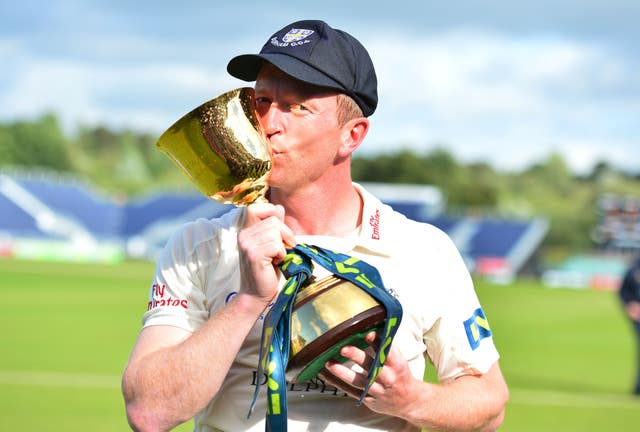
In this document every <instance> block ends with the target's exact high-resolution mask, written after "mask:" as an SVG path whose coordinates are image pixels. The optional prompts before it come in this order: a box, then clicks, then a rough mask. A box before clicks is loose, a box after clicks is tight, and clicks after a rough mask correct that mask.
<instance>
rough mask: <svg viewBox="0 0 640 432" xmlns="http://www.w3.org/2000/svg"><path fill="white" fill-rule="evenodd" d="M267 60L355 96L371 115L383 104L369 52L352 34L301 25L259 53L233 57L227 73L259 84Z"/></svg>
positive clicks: (314, 22)
mask: <svg viewBox="0 0 640 432" xmlns="http://www.w3.org/2000/svg"><path fill="white" fill-rule="evenodd" d="M264 61H267V62H269V63H271V64H273V65H274V66H275V67H277V68H278V69H280V70H282V71H283V72H284V73H286V74H287V75H290V76H292V77H294V78H296V79H299V80H300V81H304V82H307V83H310V84H315V85H318V86H322V87H329V88H332V89H335V90H338V91H339V92H341V93H345V94H347V95H349V96H351V97H352V98H353V99H354V100H355V101H356V103H357V104H358V106H359V107H360V109H361V110H362V112H363V114H364V115H365V116H366V117H368V116H370V115H371V114H373V112H374V111H375V110H376V106H377V105H378V90H377V88H378V80H377V78H376V71H375V69H374V67H373V62H372V61H371V57H369V53H368V52H367V50H366V49H365V48H364V46H362V44H361V43H360V42H358V40H357V39H356V38H354V37H353V36H351V35H350V34H349V33H347V32H344V31H342V30H337V29H334V28H332V27H330V26H329V25H328V24H327V23H325V22H323V21H317V20H305V21H297V22H294V23H292V24H289V25H288V26H286V27H284V28H282V29H281V30H279V31H277V32H276V33H275V34H274V35H273V36H271V37H270V38H269V40H268V41H267V42H266V43H265V44H264V46H263V47H262V49H261V50H260V53H259V54H244V55H239V56H237V57H234V58H232V59H231V61H229V64H228V65H227V71H228V72H229V73H230V74H231V75H233V76H234V77H236V78H239V79H241V80H244V81H255V79H256V77H257V76H258V72H260V67H261V66H262V64H263V62H264Z"/></svg>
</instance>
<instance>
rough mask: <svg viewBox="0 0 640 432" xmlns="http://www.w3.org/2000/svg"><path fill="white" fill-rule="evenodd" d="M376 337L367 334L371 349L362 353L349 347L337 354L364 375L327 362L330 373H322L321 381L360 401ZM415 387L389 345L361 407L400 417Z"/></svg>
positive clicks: (412, 378) (404, 361)
mask: <svg viewBox="0 0 640 432" xmlns="http://www.w3.org/2000/svg"><path fill="white" fill-rule="evenodd" d="M376 337H377V335H376V333H375V332H370V333H369V334H367V336H366V337H365V340H366V341H367V342H368V343H369V344H370V347H369V348H367V349H366V350H364V351H363V350H361V349H359V348H357V347H355V346H351V345H347V346H345V347H343V348H342V349H341V350H340V354H341V355H342V356H344V357H346V358H347V359H349V360H351V361H352V362H354V363H356V364H357V365H359V366H360V367H361V368H362V369H363V372H361V373H359V372H356V371H354V370H352V369H350V368H349V367H347V366H345V365H343V364H341V363H339V362H337V361H330V362H328V363H327V365H326V366H325V368H326V370H327V371H328V372H329V373H321V377H322V378H323V379H324V380H325V381H328V382H329V383H331V384H332V385H334V386H335V387H337V388H339V389H341V390H342V391H344V392H345V393H347V394H348V395H350V396H352V397H354V398H356V399H359V398H360V396H361V394H362V391H363V389H364V387H365V384H366V382H367V375H368V373H369V369H370V368H371V365H372V363H373V360H374V358H375V352H376V350H377V345H378V343H377V341H376ZM414 383H415V378H414V377H413V376H412V375H411V371H410V370H409V364H408V363H407V361H406V360H405V359H404V357H402V355H401V354H400V352H399V351H398V350H397V349H396V348H394V347H393V345H392V346H391V349H390V350H389V354H388V355H387V360H386V362H385V364H384V367H383V368H382V369H381V370H380V373H379V374H378V376H377V377H376V380H375V381H374V382H373V384H371V387H369V391H368V393H367V396H365V398H364V399H363V403H364V405H366V406H367V407H368V408H369V409H371V410H373V411H376V412H379V413H382V414H388V415H392V416H396V417H401V416H402V415H401V413H402V412H403V410H406V409H407V408H408V406H410V405H411V402H412V399H411V389H412V388H413V387H412V386H413V384H414Z"/></svg>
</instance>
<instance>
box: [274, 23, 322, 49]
mask: <svg viewBox="0 0 640 432" xmlns="http://www.w3.org/2000/svg"><path fill="white" fill-rule="evenodd" d="M312 34H313V30H306V29H297V28H292V29H291V30H289V31H288V32H287V33H286V34H285V35H284V36H282V42H280V41H278V37H277V36H274V37H272V38H271V45H274V46H277V47H286V46H289V45H291V46H295V45H302V44H305V43H309V42H311V41H310V40H308V39H307V40H305V41H303V39H305V38H306V37H308V36H310V35H312Z"/></svg>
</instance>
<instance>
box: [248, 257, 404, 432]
mask: <svg viewBox="0 0 640 432" xmlns="http://www.w3.org/2000/svg"><path fill="white" fill-rule="evenodd" d="M313 261H315V262H317V263H318V264H320V265H321V266H323V267H324V268H326V269H327V270H329V271H330V272H332V273H333V274H334V275H335V276H337V277H340V278H343V279H346V280H348V281H350V282H351V283H353V284H354V285H356V286H358V287H359V288H361V289H363V290H364V291H366V292H367V293H368V294H369V295H371V296H372V297H373V298H375V299H376V300H377V301H378V302H379V303H381V304H382V305H383V306H384V308H385V311H386V318H385V323H384V329H383V332H382V335H381V336H382V338H381V339H382V341H381V343H380V346H379V347H378V350H377V352H376V356H375V358H374V361H373V364H372V366H371V369H370V370H369V373H368V376H367V378H368V379H367V384H366V385H365V387H364V389H363V391H362V395H361V396H360V399H359V400H358V404H359V405H361V404H362V400H363V399H364V397H365V396H366V394H367V392H368V391H369V387H370V386H371V384H373V382H374V381H375V379H376V377H377V376H378V374H379V373H380V370H381V369H382V366H383V365H384V362H385V361H386V358H387V355H388V354H389V349H390V348H391V342H392V341H393V337H394V336H395V334H396V331H397V329H398V327H399V325H400V321H401V319H402V306H401V305H400V302H399V301H398V300H397V299H396V298H395V297H393V296H392V295H391V294H389V293H388V292H387V290H386V289H385V288H384V284H383V283H382V279H381V277H380V274H379V273H378V270H377V269H376V268H375V267H373V266H371V265H369V264H367V263H366V262H364V261H361V260H359V259H358V258H355V257H351V256H349V255H345V254H341V253H335V252H331V251H329V250H327V249H323V248H320V247H317V246H307V245H304V244H298V245H296V246H295V247H293V248H291V249H287V256H286V257H285V259H284V260H283V262H282V263H281V264H280V266H279V267H280V270H282V272H283V274H284V276H285V277H286V278H287V281H286V283H285V285H284V287H283V288H282V290H281V291H280V294H278V297H277V298H276V301H275V303H274V305H273V306H272V308H271V310H270V311H269V313H268V314H267V316H266V317H265V320H264V324H263V328H262V340H261V342H260V359H259V361H258V373H257V377H258V378H257V380H256V389H255V391H254V394H253V400H252V401H251V407H250V409H249V416H250V415H251V413H252V412H253V407H254V405H255V403H256V400H257V398H258V394H259V393H260V385H261V381H262V380H261V377H262V376H263V374H266V375H267V419H266V424H265V430H266V431H267V432H286V430H287V384H286V378H285V371H286V369H287V364H288V361H289V351H290V343H291V337H290V335H291V332H290V326H291V312H292V310H293V303H294V300H295V297H296V294H297V292H298V289H299V288H300V287H301V286H303V285H304V284H305V282H307V281H308V280H309V278H310V277H311V275H312V273H313Z"/></svg>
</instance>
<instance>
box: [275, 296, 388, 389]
mask: <svg viewBox="0 0 640 432" xmlns="http://www.w3.org/2000/svg"><path fill="white" fill-rule="evenodd" d="M385 317H386V313H385V310H384V307H382V306H381V305H377V306H375V307H373V308H371V309H369V310H366V311H364V312H362V313H360V314H358V315H356V316H354V317H353V318H351V319H349V320H347V321H345V322H343V323H341V324H340V325H338V326H337V327H335V328H333V329H332V330H331V331H330V332H328V333H325V334H323V335H321V336H319V337H318V338H317V339H316V340H314V341H313V342H312V343H310V344H308V345H307V346H305V347H304V348H303V349H302V350H301V351H299V352H298V353H297V354H296V355H294V356H293V357H292V358H291V359H290V360H289V364H288V366H287V372H286V374H287V379H288V380H289V381H290V382H306V381H311V380H312V379H314V378H315V377H316V376H317V375H318V373H319V372H320V371H322V370H323V369H324V366H325V363H326V362H327V361H329V360H331V359H333V360H336V361H339V362H340V363H344V362H345V361H346V360H347V359H346V358H345V357H343V356H341V355H340V349H341V348H342V347H343V346H345V345H353V346H356V347H358V348H360V349H362V350H364V349H366V348H367V347H369V346H370V344H369V343H368V342H366V341H365V339H364V338H365V336H366V335H367V334H368V333H370V332H372V331H376V332H378V331H379V330H380V329H381V328H382V326H383V323H384V320H385ZM336 341H337V342H336Z"/></svg>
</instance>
